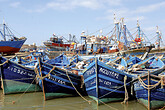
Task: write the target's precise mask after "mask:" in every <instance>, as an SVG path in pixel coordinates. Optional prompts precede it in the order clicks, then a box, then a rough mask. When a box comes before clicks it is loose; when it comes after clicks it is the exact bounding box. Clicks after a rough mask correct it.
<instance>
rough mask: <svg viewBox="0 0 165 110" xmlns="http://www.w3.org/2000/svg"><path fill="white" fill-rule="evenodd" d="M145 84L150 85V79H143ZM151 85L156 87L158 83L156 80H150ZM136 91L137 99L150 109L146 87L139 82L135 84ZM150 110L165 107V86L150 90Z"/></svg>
mask: <svg viewBox="0 0 165 110" xmlns="http://www.w3.org/2000/svg"><path fill="white" fill-rule="evenodd" d="M142 80H143V82H144V83H145V84H146V85H148V79H147V78H145V79H142ZM149 82H150V85H155V84H157V83H158V81H157V80H155V79H150V81H149ZM134 91H135V94H136V98H137V99H138V101H139V102H140V103H142V104H143V105H144V106H145V107H147V108H148V89H146V88H144V85H143V84H142V83H141V82H140V81H137V82H135V83H134ZM149 97H150V102H149V103H150V109H155V108H161V107H163V106H165V85H164V86H163V87H161V84H159V85H158V86H155V88H153V89H151V90H150V94H149Z"/></svg>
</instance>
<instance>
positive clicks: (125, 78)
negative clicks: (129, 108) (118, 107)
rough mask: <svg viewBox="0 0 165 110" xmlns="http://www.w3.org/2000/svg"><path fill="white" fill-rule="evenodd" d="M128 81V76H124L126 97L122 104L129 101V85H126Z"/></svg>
mask: <svg viewBox="0 0 165 110" xmlns="http://www.w3.org/2000/svg"><path fill="white" fill-rule="evenodd" d="M126 81H127V76H126V75H125V77H124V89H125V99H124V101H123V102H122V104H126V102H127V101H128V98H129V96H128V91H127V85H126Z"/></svg>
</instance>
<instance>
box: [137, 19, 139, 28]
mask: <svg viewBox="0 0 165 110" xmlns="http://www.w3.org/2000/svg"><path fill="white" fill-rule="evenodd" d="M137 26H138V27H139V19H137Z"/></svg>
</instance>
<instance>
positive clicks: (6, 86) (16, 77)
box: [0, 57, 41, 94]
mask: <svg viewBox="0 0 165 110" xmlns="http://www.w3.org/2000/svg"><path fill="white" fill-rule="evenodd" d="M6 60H7V59H5V58H3V57H1V58H0V63H1V64H2V63H4V62H5V61H6ZM0 68H1V81H2V87H3V94H12V93H21V92H25V91H26V92H34V91H41V88H40V87H39V86H38V85H37V84H36V81H35V78H36V74H35V72H34V70H33V69H30V68H27V67H24V66H22V65H20V64H18V63H14V62H12V61H8V62H6V63H5V64H4V65H2V66H1V67H0Z"/></svg>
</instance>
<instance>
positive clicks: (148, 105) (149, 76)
mask: <svg viewBox="0 0 165 110" xmlns="http://www.w3.org/2000/svg"><path fill="white" fill-rule="evenodd" d="M148 85H150V72H149V71H148ZM150 106H151V105H150V89H149V88H148V110H150Z"/></svg>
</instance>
